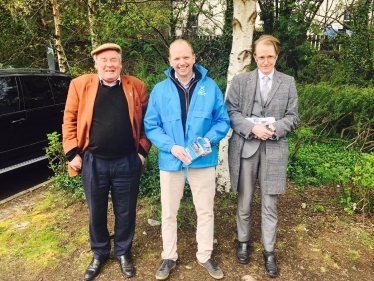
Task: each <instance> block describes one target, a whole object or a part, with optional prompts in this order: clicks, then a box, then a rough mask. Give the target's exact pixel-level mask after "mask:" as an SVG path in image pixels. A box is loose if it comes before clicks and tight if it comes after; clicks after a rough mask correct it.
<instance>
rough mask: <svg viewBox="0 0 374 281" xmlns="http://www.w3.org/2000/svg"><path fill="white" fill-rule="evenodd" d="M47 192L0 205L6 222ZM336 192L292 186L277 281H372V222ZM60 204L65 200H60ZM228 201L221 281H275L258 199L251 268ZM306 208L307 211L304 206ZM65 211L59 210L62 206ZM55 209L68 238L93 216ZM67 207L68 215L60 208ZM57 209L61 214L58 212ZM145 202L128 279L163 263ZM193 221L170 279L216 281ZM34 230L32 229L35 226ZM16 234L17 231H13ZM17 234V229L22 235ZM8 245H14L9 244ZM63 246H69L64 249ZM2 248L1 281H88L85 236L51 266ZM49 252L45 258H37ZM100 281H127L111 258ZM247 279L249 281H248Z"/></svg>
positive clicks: (220, 202)
mask: <svg viewBox="0 0 374 281" xmlns="http://www.w3.org/2000/svg"><path fill="white" fill-rule="evenodd" d="M48 192H49V191H48V190H47V189H46V188H40V189H38V190H35V191H33V192H31V193H27V194H25V195H23V196H21V197H18V198H16V199H14V200H12V201H10V202H7V203H5V204H3V205H1V206H0V208H1V213H0V214H1V215H0V237H1V235H3V233H2V232H1V223H4V222H9V221H12V220H14V221H17V217H18V216H19V215H21V214H24V213H30V212H31V211H32V209H33V207H34V204H35V203H37V202H40V201H41V200H43V199H45V198H46V196H47V194H48ZM337 196H338V193H337V191H335V190H332V189H330V188H326V187H324V188H323V187H319V188H316V187H308V188H306V189H305V190H304V191H303V192H298V191H297V189H296V187H294V186H293V185H289V186H288V190H287V192H286V194H285V195H283V196H281V197H280V200H279V214H280V217H279V225H278V230H277V246H276V255H277V258H278V261H279V268H280V275H279V276H278V278H276V279H275V280H279V281H281V280H284V281H292V280H295V281H302V280H305V281H312V280H316V281H317V280H318V281H321V280H326V281H330V280H337V281H344V280H347V281H348V280H374V262H373V261H374V250H373V248H374V230H373V225H374V219H373V217H372V216H366V217H365V223H362V219H363V217H362V215H361V214H353V215H348V214H346V213H345V212H344V211H342V207H341V206H339V205H337V204H336V203H335V199H336V198H337ZM58 197H60V199H61V200H63V198H64V195H62V194H58ZM229 197H230V196H228V195H227V194H224V195H222V194H217V196H216V206H215V207H216V210H215V216H216V218H215V222H216V226H215V238H216V242H217V243H216V244H215V245H214V252H213V258H214V260H215V261H217V263H218V264H219V265H220V267H221V268H222V270H223V271H224V273H225V278H224V280H232V281H237V280H238V281H239V280H246V279H243V278H244V277H246V278H248V277H249V276H251V277H253V278H254V279H255V280H271V278H270V277H268V276H266V275H265V274H264V268H263V258H262V251H263V248H262V246H261V243H260V236H261V231H260V216H259V209H260V198H257V199H256V200H255V206H254V211H255V218H254V222H253V223H254V225H253V234H252V236H253V238H252V243H251V245H252V247H251V259H250V262H249V264H248V265H240V264H238V263H237V262H236V260H235V247H236V243H237V241H236V224H235V211H236V209H235V201H236V198H235V197H233V196H231V198H229ZM303 203H304V204H305V206H306V207H305V208H303V207H302V205H303ZM60 205H61V204H60ZM60 205H59V204H56V206H54V208H52V210H51V211H57V212H60V213H61V216H63V221H62V223H60V222H59V227H60V228H61V229H63V231H64V232H66V235H68V236H69V237H70V239H74V237H75V236H76V235H77V234H78V233H80V231H82V229H87V222H88V212H87V208H86V205H85V203H84V202H75V203H73V204H67V205H68V206H62V205H61V206H60ZM316 205H320V206H323V207H324V211H323V212H315V210H314V209H316V208H315V207H316ZM63 207H64V208H63ZM58 208H61V210H60V209H58ZM150 209H152V208H150V206H149V205H148V203H147V202H145V201H141V202H140V204H139V210H138V215H137V228H136V234H135V239H134V243H133V258H134V261H135V264H136V271H137V273H136V276H135V277H134V278H132V279H130V280H134V281H136V280H155V278H154V274H155V271H156V269H157V267H158V266H159V263H160V253H161V250H162V249H161V247H162V242H161V231H160V226H155V227H153V226H150V225H149V224H148V222H147V221H148V219H149V218H154V217H151V216H152V214H154V211H150ZM194 225H195V217H194V215H193V211H191V212H190V215H189V216H187V217H185V218H184V223H183V224H182V226H181V228H180V229H179V231H178V253H179V260H178V263H177V268H176V269H175V270H174V271H172V273H171V275H170V277H169V279H168V280H188V281H190V280H192V281H194V280H196V281H200V280H213V279H212V278H210V277H209V275H208V274H207V272H206V271H205V270H204V269H203V268H202V267H201V266H199V265H198V264H197V262H196V258H195V252H196V242H195V226H194ZM30 227H31V226H30ZM109 228H110V229H112V228H113V214H112V213H111V212H110V213H109ZM15 231H16V230H15ZM18 231H20V230H18ZM9 239H11V238H9ZM60 247H64V245H63V244H61V245H60ZM2 254H3V253H2V252H1V248H0V268H1V270H0V280H1V281H49V280H51V281H52V280H54V281H56V280H67V281H72V280H83V278H82V277H83V272H84V270H85V268H86V266H87V264H88V262H89V260H90V259H91V252H90V249H89V243H88V234H85V239H84V241H83V242H82V243H81V244H80V246H78V247H76V248H75V249H70V250H69V251H68V253H67V254H66V255H64V256H63V257H62V258H59V259H58V260H57V261H55V265H54V266H46V267H41V266H36V264H35V266H33V265H30V263H28V262H27V260H24V259H23V257H22V256H19V257H17V258H13V259H9V256H6V255H4V256H2ZM43 255H44V253H43V252H41V253H40V258H41V257H43ZM95 280H97V281H108V280H110V281H115V280H126V278H124V277H123V276H122V275H121V273H120V269H119V265H118V263H117V262H116V261H115V260H114V259H113V258H112V259H110V260H109V261H108V262H107V263H106V264H105V266H104V268H103V270H102V273H101V274H100V275H99V276H98V277H97V278H96V279H95ZM247 280H249V279H247Z"/></svg>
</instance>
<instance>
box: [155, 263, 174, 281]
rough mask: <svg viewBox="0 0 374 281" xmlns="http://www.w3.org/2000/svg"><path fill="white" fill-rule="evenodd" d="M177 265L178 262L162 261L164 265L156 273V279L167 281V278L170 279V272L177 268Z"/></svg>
mask: <svg viewBox="0 0 374 281" xmlns="http://www.w3.org/2000/svg"><path fill="white" fill-rule="evenodd" d="M175 264H176V261H173V260H162V263H161V265H160V267H159V268H158V269H157V272H156V279H157V280H165V279H166V278H168V277H169V274H170V270H172V269H173V268H174V267H175Z"/></svg>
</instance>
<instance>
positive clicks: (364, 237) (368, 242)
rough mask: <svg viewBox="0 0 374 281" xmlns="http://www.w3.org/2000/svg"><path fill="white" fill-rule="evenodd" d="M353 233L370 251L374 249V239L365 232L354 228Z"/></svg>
mask: <svg viewBox="0 0 374 281" xmlns="http://www.w3.org/2000/svg"><path fill="white" fill-rule="evenodd" d="M352 231H353V233H354V235H355V237H356V239H357V240H358V241H359V242H360V243H361V244H362V245H364V246H366V247H368V248H369V249H371V250H373V249H374V238H372V237H370V236H369V234H367V233H366V232H365V231H364V230H362V229H359V228H352Z"/></svg>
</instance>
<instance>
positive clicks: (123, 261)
mask: <svg viewBox="0 0 374 281" xmlns="http://www.w3.org/2000/svg"><path fill="white" fill-rule="evenodd" d="M118 261H119V265H120V266H121V271H122V274H123V276H125V277H127V278H130V277H133V276H134V275H135V268H134V264H133V263H132V259H131V255H130V254H128V255H122V256H120V257H119V260H118Z"/></svg>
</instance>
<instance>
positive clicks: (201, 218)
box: [160, 167, 216, 263]
mask: <svg viewBox="0 0 374 281" xmlns="http://www.w3.org/2000/svg"><path fill="white" fill-rule="evenodd" d="M185 176H187V179H188V183H189V185H190V188H191V192H192V197H193V202H194V205H195V210H196V214H197V230H196V241H197V245H198V246H197V253H196V258H197V259H198V261H200V262H202V263H204V262H206V261H207V260H208V259H210V256H211V254H212V251H213V235H214V233H213V231H214V213H213V205H214V196H215V192H216V183H215V169H214V167H209V168H200V169H192V168H190V169H188V170H187V171H186V172H185V171H184V170H182V171H177V172H166V171H160V184H161V206H162V243H163V252H162V254H161V257H162V259H170V260H174V261H175V260H177V259H178V254H177V214H178V209H179V205H180V200H181V199H182V197H183V189H184V186H185V183H186V179H185Z"/></svg>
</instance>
